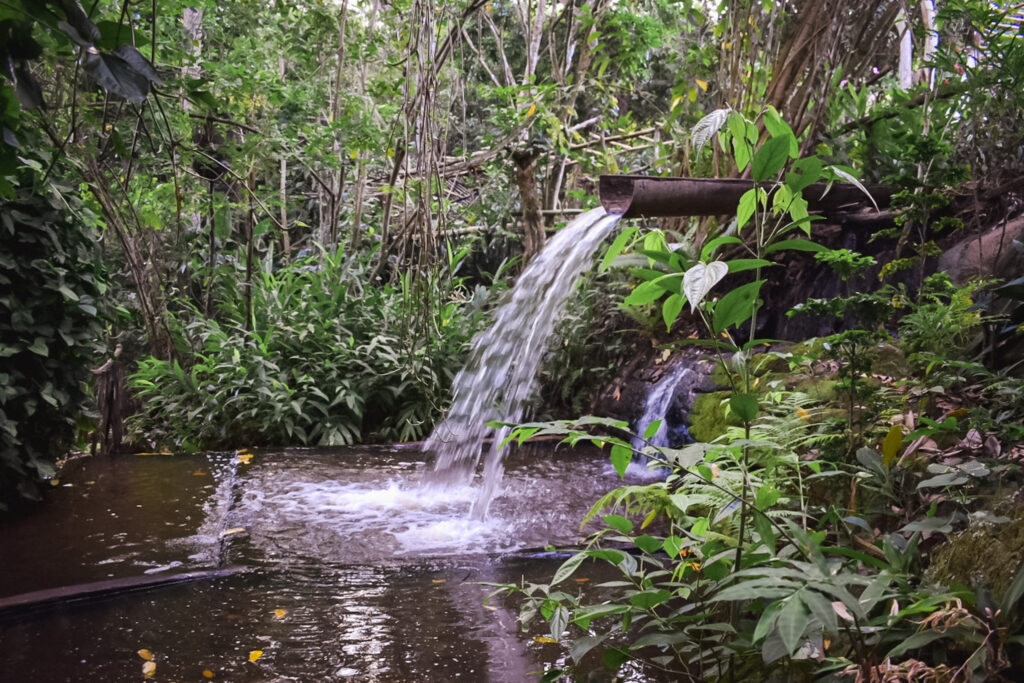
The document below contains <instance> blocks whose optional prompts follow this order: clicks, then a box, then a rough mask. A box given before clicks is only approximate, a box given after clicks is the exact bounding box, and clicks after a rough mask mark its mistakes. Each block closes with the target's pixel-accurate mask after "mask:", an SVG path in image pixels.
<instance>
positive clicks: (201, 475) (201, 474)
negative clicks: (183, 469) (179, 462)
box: [192, 472, 206, 477]
mask: <svg viewBox="0 0 1024 683" xmlns="http://www.w3.org/2000/svg"><path fill="white" fill-rule="evenodd" d="M192 476H193V477H205V476H206V472H193V473H192Z"/></svg>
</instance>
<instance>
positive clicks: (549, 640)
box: [533, 636, 558, 643]
mask: <svg viewBox="0 0 1024 683" xmlns="http://www.w3.org/2000/svg"><path fill="white" fill-rule="evenodd" d="M533 642H535V643H557V642H558V641H557V640H555V639H554V638H549V637H548V636H534V637H533Z"/></svg>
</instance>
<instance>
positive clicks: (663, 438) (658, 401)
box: [633, 363, 694, 452]
mask: <svg viewBox="0 0 1024 683" xmlns="http://www.w3.org/2000/svg"><path fill="white" fill-rule="evenodd" d="M693 374H694V370H693V368H691V367H690V366H689V365H687V364H684V363H679V364H677V365H676V366H675V367H674V368H672V371H671V372H668V373H666V374H665V375H663V376H662V377H661V379H659V380H658V381H657V382H656V383H655V385H654V386H653V387H651V391H650V393H649V394H647V398H646V400H644V412H643V415H641V416H640V419H639V420H637V423H636V433H637V438H635V439H633V450H635V451H638V452H642V451H643V449H644V448H645V447H646V446H648V445H651V446H656V447H658V448H665V447H669V446H677V445H678V443H673V442H678V437H677V436H675V435H672V434H670V431H676V430H678V429H684V430H685V426H682V425H679V426H678V427H677V428H676V430H673V429H672V428H671V426H670V424H669V420H668V419H667V418H668V417H669V412H670V410H671V408H672V403H673V402H674V401H675V399H676V397H677V396H678V395H679V393H680V389H681V388H683V387H682V386H681V385H683V384H684V382H686V380H687V379H690V376H691V375H693ZM656 420H661V426H660V427H659V428H658V431H657V432H655V433H654V435H653V436H652V437H651V438H649V439H647V440H646V441H645V440H644V439H643V435H644V433H645V432H646V431H647V428H648V427H650V426H651V424H652V423H654V422H655V421H656ZM673 437H675V438H673Z"/></svg>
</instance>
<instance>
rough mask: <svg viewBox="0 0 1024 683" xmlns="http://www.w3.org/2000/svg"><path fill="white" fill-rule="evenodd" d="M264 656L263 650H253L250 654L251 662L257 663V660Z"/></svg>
mask: <svg viewBox="0 0 1024 683" xmlns="http://www.w3.org/2000/svg"><path fill="white" fill-rule="evenodd" d="M262 656H263V650H252V651H251V652H249V661H250V662H255V661H256V660H257V659H259V658H260V657H262Z"/></svg>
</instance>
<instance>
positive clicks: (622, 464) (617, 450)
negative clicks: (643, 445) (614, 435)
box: [611, 444, 633, 479]
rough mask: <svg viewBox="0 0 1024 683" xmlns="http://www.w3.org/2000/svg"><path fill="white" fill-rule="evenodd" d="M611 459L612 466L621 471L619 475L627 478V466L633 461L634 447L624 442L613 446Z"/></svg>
mask: <svg viewBox="0 0 1024 683" xmlns="http://www.w3.org/2000/svg"><path fill="white" fill-rule="evenodd" d="M611 461H612V467H614V468H615V471H616V472H618V473H619V477H621V478H623V479H625V477H626V468H627V467H629V463H630V462H632V461H633V449H631V448H630V447H629V446H623V445H622V444H615V445H614V446H612V452H611Z"/></svg>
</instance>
